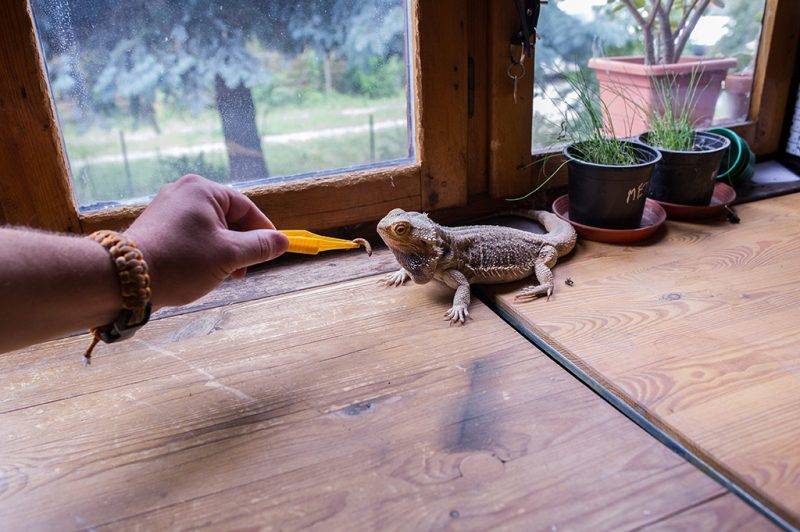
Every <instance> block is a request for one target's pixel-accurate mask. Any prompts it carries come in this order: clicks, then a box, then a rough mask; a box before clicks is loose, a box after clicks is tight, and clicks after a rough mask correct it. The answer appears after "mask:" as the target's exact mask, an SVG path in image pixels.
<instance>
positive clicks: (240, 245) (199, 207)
mask: <svg viewBox="0 0 800 532" xmlns="http://www.w3.org/2000/svg"><path fill="white" fill-rule="evenodd" d="M125 234H127V235H128V236H129V237H130V238H132V239H133V241H134V242H135V243H136V245H137V246H138V247H139V249H140V250H141V252H142V255H144V259H145V261H146V262H147V266H148V268H149V270H150V286H151V288H152V293H153V295H152V303H153V307H161V306H173V305H185V304H186V303H190V302H191V301H194V300H195V299H197V298H199V297H201V296H203V295H205V294H207V293H208V292H210V291H211V290H213V289H214V288H215V287H216V286H217V285H219V283H221V282H222V281H223V280H224V279H225V278H226V277H228V276H233V277H236V278H242V277H244V275H245V273H246V268H247V266H251V265H253V264H258V263H260V262H264V261H268V260H272V259H274V258H275V257H277V256H279V255H281V254H283V253H284V252H285V251H286V248H287V247H288V245H289V241H288V239H287V238H286V237H285V236H284V235H283V234H281V233H279V232H277V231H275V226H274V225H272V222H270V221H269V219H268V218H267V217H266V216H265V215H264V214H263V213H262V212H261V211H260V210H259V209H258V207H256V206H255V204H253V202H252V201H250V200H249V199H248V198H247V197H246V196H245V195H244V194H242V193H241V192H238V191H236V190H234V189H232V188H230V187H226V186H224V185H220V184H218V183H214V182H213V181H209V180H207V179H204V178H202V177H200V176H197V175H185V176H183V177H181V178H180V179H178V180H177V181H176V182H174V183H171V184H169V185H166V186H164V187H162V188H161V190H160V191H159V192H158V194H157V195H156V197H155V198H154V199H153V201H152V202H151V203H150V205H148V206H147V208H146V209H145V210H144V212H143V213H142V214H141V215H140V216H139V218H137V219H136V221H135V222H134V223H133V225H131V226H130V228H128V230H127V231H125Z"/></svg>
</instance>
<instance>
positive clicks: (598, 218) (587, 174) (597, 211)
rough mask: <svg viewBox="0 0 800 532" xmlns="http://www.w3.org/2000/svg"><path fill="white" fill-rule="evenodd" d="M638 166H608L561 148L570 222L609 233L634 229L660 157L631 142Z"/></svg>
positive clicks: (573, 147)
mask: <svg viewBox="0 0 800 532" xmlns="http://www.w3.org/2000/svg"><path fill="white" fill-rule="evenodd" d="M620 142H625V143H626V144H628V145H630V147H631V148H633V151H634V153H636V156H637V159H638V160H639V161H640V162H639V164H634V165H630V166H611V165H605V164H594V163H590V162H586V161H584V160H582V159H581V158H580V151H579V150H578V149H576V146H580V145H575V144H571V145H569V146H567V147H566V148H564V156H565V157H566V158H567V167H568V169H569V218H570V220H574V221H576V222H578V223H581V224H584V225H591V226H593V227H605V228H609V229H635V228H637V227H639V224H640V223H641V221H642V212H644V202H645V201H646V200H647V191H648V189H649V186H650V176H651V174H652V173H653V168H654V167H655V164H656V163H657V162H658V161H659V160H660V159H661V154H660V153H658V151H657V150H654V149H653V148H651V147H650V146H645V145H644V144H640V143H638V142H633V141H622V140H621V141H620Z"/></svg>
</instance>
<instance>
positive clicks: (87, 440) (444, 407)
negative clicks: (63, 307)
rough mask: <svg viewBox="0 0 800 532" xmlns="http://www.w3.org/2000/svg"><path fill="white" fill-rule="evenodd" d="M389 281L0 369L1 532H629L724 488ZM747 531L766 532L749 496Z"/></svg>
mask: <svg viewBox="0 0 800 532" xmlns="http://www.w3.org/2000/svg"><path fill="white" fill-rule="evenodd" d="M376 281H377V279H376V278H375V277H372V278H368V279H364V280H359V281H353V282H348V283H343V284H338V285H332V286H326V287H322V288H316V289H312V290H308V291H302V292H295V293H292V294H285V295H280V296H275V297H271V298H267V299H263V300H258V301H250V302H246V303H240V304H237V305H231V306H227V307H219V308H212V309H207V310H200V311H197V312H193V313H190V314H182V315H178V316H173V317H169V318H164V319H161V320H158V321H155V322H153V323H151V324H150V325H148V326H147V327H145V328H144V329H143V330H142V331H140V332H139V333H138V334H137V336H136V337H135V339H133V340H130V341H127V342H122V343H119V344H112V345H109V346H103V348H102V349H101V350H100V351H98V353H97V356H96V358H95V360H94V363H93V365H92V366H91V367H90V368H84V367H83V366H82V365H81V358H80V354H81V351H82V348H83V347H84V346H85V342H86V341H87V337H86V336H82V337H72V338H67V339H64V340H60V341H56V342H50V343H48V344H44V345H41V346H37V347H34V348H31V349H28V350H24V351H18V352H15V353H11V354H10V355H7V356H4V357H0V390H2V392H3V393H2V394H0V441H1V442H2V446H0V522H2V523H3V525H4V526H3V527H4V528H8V529H22V528H28V529H31V528H33V529H41V528H56V529H64V528H101V527H107V528H115V529H118V528H123V529H125V528H139V529H156V530H158V529H165V528H176V527H180V528H194V527H200V528H214V529H219V528H228V529H230V528H243V527H250V526H257V525H262V526H263V525H266V524H269V525H271V526H273V527H274V528H279V529H284V528H290V529H295V528H301V527H306V526H312V525H313V526H317V527H318V528H322V529H383V528H400V529H420V528H423V529H429V528H444V527H449V526H453V527H468V528H479V529H485V528H490V527H494V526H503V525H504V526H508V527H515V528H527V529H545V528H547V529H550V528H552V527H555V528H557V529H564V528H566V529H597V528H600V529H617V528H632V527H637V526H644V525H648V524H652V523H657V522H658V521H660V520H665V519H667V518H670V517H672V516H677V515H680V514H681V512H684V511H686V510H688V509H692V508H696V507H702V506H703V505H705V504H710V503H711V502H713V501H715V500H717V498H718V497H720V496H723V495H724V494H725V493H726V492H725V491H724V489H723V488H722V487H721V486H720V485H719V484H717V483H715V482H714V481H712V480H711V479H709V478H708V477H707V476H705V475H704V474H702V473H701V472H700V471H699V470H697V469H696V468H694V467H693V466H691V465H690V464H688V463H687V462H685V461H684V460H682V459H681V458H679V457H678V456H677V455H676V454H674V453H673V452H671V451H670V450H668V449H667V448H666V447H665V446H663V445H662V444H660V443H659V442H657V441H656V440H654V439H653V438H651V437H650V436H649V435H647V434H646V433H645V432H644V431H642V430H641V429H639V428H638V427H637V426H636V425H634V424H633V423H631V422H630V421H629V420H628V419H627V418H625V417H624V416H623V415H621V414H620V413H619V412H617V411H616V410H614V409H613V408H612V407H611V406H610V405H608V404H607V403H605V402H604V401H603V400H602V399H601V398H599V397H598V396H597V395H595V394H594V393H592V392H591V391H590V390H589V389H588V388H586V387H585V386H583V385H582V384H581V383H579V382H578V381H577V380H576V379H574V378H573V377H572V376H571V375H569V374H568V373H566V372H565V371H564V370H563V369H561V368H560V367H559V366H557V365H556V364H555V363H554V362H552V361H551V360H550V359H549V358H547V357H546V356H544V355H543V354H542V353H541V352H540V351H538V350H537V349H535V348H534V347H533V346H532V345H530V343H529V342H527V341H526V340H525V339H523V338H522V337H521V336H519V335H518V334H517V333H516V332H515V331H513V330H512V329H511V328H510V327H508V326H507V325H506V324H505V323H503V322H502V321H501V320H500V319H499V318H498V317H497V316H496V315H495V314H493V313H492V312H491V311H490V310H489V309H488V308H487V307H485V306H483V305H482V304H480V303H477V304H476V305H475V308H474V309H473V316H474V320H473V321H472V322H471V323H470V324H469V326H468V327H463V328H460V327H448V326H447V325H446V322H444V321H443V320H442V313H443V309H444V308H446V305H447V302H448V301H449V299H450V293H449V291H448V290H446V289H443V288H437V287H430V286H427V287H403V288H399V289H381V288H379V287H378V285H377V283H376ZM730 501H731V505H732V508H734V509H735V511H736V515H737V516H741V519H753V520H756V521H758V522H762V521H761V519H762V518H760V517H759V516H758V515H757V513H756V512H755V511H754V510H752V509H751V508H749V507H747V506H746V505H745V504H744V503H743V502H741V501H739V500H738V499H730Z"/></svg>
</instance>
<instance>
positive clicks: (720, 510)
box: [643, 493, 773, 532]
mask: <svg viewBox="0 0 800 532" xmlns="http://www.w3.org/2000/svg"><path fill="white" fill-rule="evenodd" d="M643 530H647V531H648V532H656V531H658V532H669V531H675V532H685V531H686V530H714V531H715V532H727V531H730V532H740V531H743V530H746V531H747V532H759V531H762V530H773V526H772V525H771V524H770V523H769V522H768V521H766V520H765V519H764V518H763V517H762V516H761V515H759V514H757V513H754V512H752V511H750V510H749V508H747V507H746V506H742V505H741V503H740V501H739V500H737V499H736V496H734V495H732V494H730V493H728V494H725V495H722V496H720V497H716V498H714V499H713V500H711V501H708V502H706V503H705V504H701V505H698V506H695V507H693V508H689V509H687V510H685V511H683V512H680V513H678V514H675V515H672V516H670V517H667V518H666V519H662V520H660V521H657V522H656V523H653V524H650V525H647V526H644V527H643Z"/></svg>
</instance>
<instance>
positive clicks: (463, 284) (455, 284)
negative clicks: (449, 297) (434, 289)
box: [440, 270, 470, 325]
mask: <svg viewBox="0 0 800 532" xmlns="http://www.w3.org/2000/svg"><path fill="white" fill-rule="evenodd" d="M440 280H441V281H442V282H443V283H444V284H446V285H447V286H449V287H450V288H454V289H455V291H456V293H455V295H454V296H453V306H452V307H451V308H450V310H448V311H447V312H445V313H444V319H446V320H450V325H452V324H454V323H460V324H462V325H463V324H464V322H465V321H467V318H469V310H467V309H468V308H469V299H470V295H469V281H467V278H466V276H465V275H464V274H463V273H461V272H460V271H458V270H447V271H446V272H444V274H442V276H441V278H440Z"/></svg>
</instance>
